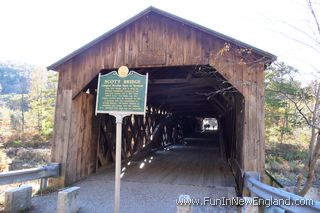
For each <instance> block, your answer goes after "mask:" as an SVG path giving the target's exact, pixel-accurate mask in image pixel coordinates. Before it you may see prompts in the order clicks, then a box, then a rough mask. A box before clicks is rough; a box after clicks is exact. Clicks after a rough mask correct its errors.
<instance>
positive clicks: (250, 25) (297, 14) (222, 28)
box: [0, 0, 320, 80]
mask: <svg viewBox="0 0 320 213" xmlns="http://www.w3.org/2000/svg"><path fill="white" fill-rule="evenodd" d="M149 6H155V7H157V8H159V9H162V10H165V11H167V12H170V13H173V14H175V15H177V16H180V17H182V18H185V19H188V20H190V21H193V22H196V23H198V24H201V25H203V26H205V27H208V28H211V29H213V30H216V31H218V32H221V33H223V34H226V35H228V36H231V37H234V38H236V39H238V40H241V41H243V42H246V43H248V44H250V45H253V46H256V47H258V48H261V49H264V50H266V51H268V52H271V53H273V54H275V55H277V56H278V58H279V60H281V61H285V62H286V63H288V64H289V65H292V66H295V67H297V68H298V69H299V70H300V71H301V73H303V74H302V75H300V77H301V78H302V80H303V79H304V80H309V79H311V78H312V77H311V75H310V73H312V72H314V70H313V68H312V66H311V65H313V66H318V67H320V66H319V65H320V60H319V58H320V57H319V56H320V54H319V53H316V52H315V51H313V50H312V49H311V48H307V47H306V46H305V45H301V44H299V43H297V42H295V41H293V40H292V39H290V38H295V39H298V40H300V41H303V42H305V43H309V41H308V39H307V38H306V36H304V35H303V33H299V32H298V31H297V30H295V29H293V27H292V26H295V27H297V28H299V29H301V30H302V31H303V32H306V33H308V34H310V35H311V34H312V33H313V30H314V29H313V28H312V26H313V25H312V23H310V19H309V18H310V17H309V13H308V11H307V9H306V6H305V1H304V0H266V1H264V0H260V1H257V0H241V1H236V0H223V1H217V0H211V1H210V0H206V1H205V0H197V1H180V0H176V1H173V0H171V1H170V0H149V1H146V0H136V1H128V0H127V1H124V0H117V1H109V0H104V1H100V0H88V1H82V0H78V1H74V0H52V1H51V0H50V1H49V0H28V1H25V0H1V2H0V27H1V33H0V60H13V61H20V62H27V63H30V64H34V65H40V66H48V65H50V64H51V63H53V62H55V61H57V60H59V59H60V58H62V57H63V56H65V55H67V54H69V53H70V52H72V51H73V50H75V49H77V48H79V47H81V46H83V45H84V44H86V43H88V42H90V41H91V40H93V39H94V38H96V37H98V36H99V35H101V34H103V33H105V32H106V31H108V30H110V29H112V28H113V27H115V26H117V25H119V24H121V23H122V22H123V21H125V20H127V19H129V18H130V17H132V16H134V15H135V14H137V13H139V12H140V11H142V10H144V9H145V8H147V7H149ZM318 6H319V5H318ZM290 25H292V26H290ZM311 45H313V44H311Z"/></svg>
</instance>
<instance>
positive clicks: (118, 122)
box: [114, 114, 125, 213]
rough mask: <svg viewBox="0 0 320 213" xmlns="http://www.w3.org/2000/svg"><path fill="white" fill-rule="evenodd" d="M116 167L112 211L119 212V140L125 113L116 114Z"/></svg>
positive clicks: (120, 139)
mask: <svg viewBox="0 0 320 213" xmlns="http://www.w3.org/2000/svg"><path fill="white" fill-rule="evenodd" d="M114 116H115V117H116V125H117V132H116V169H115V192H114V212H115V213H119V212H120V179H121V178H120V175H121V143H122V142H121V141H122V119H123V117H124V116H125V115H123V114H116V115H114Z"/></svg>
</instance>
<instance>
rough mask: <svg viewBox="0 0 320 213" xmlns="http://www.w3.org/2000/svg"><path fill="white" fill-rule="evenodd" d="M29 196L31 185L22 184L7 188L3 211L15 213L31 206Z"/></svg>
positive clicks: (30, 194)
mask: <svg viewBox="0 0 320 213" xmlns="http://www.w3.org/2000/svg"><path fill="white" fill-rule="evenodd" d="M31 196H32V187H31V186H27V185H24V186H20V187H18V188H14V189H9V190H7V191H6V192H5V204H4V205H5V206H4V212H6V213H16V212H22V211H25V210H27V209H29V208H30V207H31Z"/></svg>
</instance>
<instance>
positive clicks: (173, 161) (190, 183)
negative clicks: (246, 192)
mask: <svg viewBox="0 0 320 213" xmlns="http://www.w3.org/2000/svg"><path fill="white" fill-rule="evenodd" d="M220 157H221V156H220V152H219V148H218V147H216V146H210V144H208V141H203V143H201V144H199V145H198V144H195V143H193V142H190V143H187V144H183V145H175V146H170V147H169V148H166V149H165V150H159V151H157V152H155V153H153V154H152V155H151V156H148V157H147V158H145V159H141V161H137V162H130V163H129V164H130V165H128V163H127V164H126V165H123V167H122V168H123V174H124V175H123V178H122V181H121V212H142V213H143V212H159V213H160V212H161V213H163V212H176V208H177V204H176V199H177V198H178V197H179V195H181V194H187V195H190V196H191V198H194V199H200V200H201V201H203V198H204V197H210V198H211V199H212V198H222V197H236V196H237V195H236V191H235V181H234V179H233V176H232V174H231V171H230V168H229V167H228V165H227V163H226V162H225V161H224V160H222V159H221V158H220ZM124 168H125V169H124ZM75 186H79V187H80V195H79V199H80V211H79V212H86V213H90V212H99V213H100V212H101V213H104V212H113V202H114V168H110V169H106V170H104V171H101V172H99V173H98V174H95V175H92V176H90V177H88V178H86V179H84V180H82V181H80V182H78V183H76V184H75ZM32 205H33V210H32V212H37V213H38V212H39V213H40V212H55V210H56V206H57V192H55V193H51V194H49V195H45V196H39V197H34V198H33V199H32ZM236 211H237V208H236V207H230V206H228V207H225V206H210V205H206V206H194V208H193V212H236Z"/></svg>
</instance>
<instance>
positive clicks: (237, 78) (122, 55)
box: [48, 7, 275, 191]
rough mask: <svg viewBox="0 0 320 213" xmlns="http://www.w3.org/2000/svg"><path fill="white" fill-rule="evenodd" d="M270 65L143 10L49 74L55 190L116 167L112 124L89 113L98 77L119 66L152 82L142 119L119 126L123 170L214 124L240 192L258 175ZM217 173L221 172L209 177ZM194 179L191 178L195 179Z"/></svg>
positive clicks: (258, 54) (236, 45) (225, 40)
mask: <svg viewBox="0 0 320 213" xmlns="http://www.w3.org/2000/svg"><path fill="white" fill-rule="evenodd" d="M274 60H275V56H274V55H272V54H270V53H268V52H265V51H263V50H260V49H258V48H255V47H252V46H250V45H248V44H245V43H243V42H241V41H238V40H236V39H233V38H231V37H228V36H225V35H223V34H221V33H218V32H215V31H213V30H210V29H207V28H205V27H203V26H200V25H198V24H195V23H193V22H190V21H187V20H185V19H182V18H179V17H177V16H174V15H172V14H169V13H167V12H164V11H161V10H159V9H156V8H153V7H150V8H147V9H146V10H144V11H142V12H141V13H139V14H138V15H136V16H134V17H133V18H131V19H129V20H128V21H126V22H124V23H123V24H121V25H119V26H118V27H116V28H114V29H113V30H111V31H109V32H107V33H105V34H103V35H102V36H100V37H98V38H97V39H95V40H93V41H92V42H90V43H88V44H87V45H85V46H83V47H81V48H80V49H78V50H76V51H74V52H73V53H71V54H70V55H68V56H66V57H64V58H62V59H61V60H59V61H57V62H56V63H54V64H52V65H51V66H49V67H48V69H50V70H55V71H57V72H59V86H58V96H57V102H56V113H55V128H54V141H53V146H52V161H53V162H60V163H62V177H61V178H60V180H59V182H58V183H59V184H61V185H68V184H71V183H74V182H75V181H77V180H79V179H81V178H83V177H85V176H88V175H90V174H92V173H95V172H96V171H97V170H98V169H99V168H102V167H105V166H107V165H112V162H114V153H115V123H114V118H113V117H111V116H109V115H107V114H98V115H97V116H96V115H95V113H94V110H95V99H96V88H97V77H98V74H99V73H103V74H105V73H108V72H110V71H113V70H117V69H118V68H119V67H120V66H122V65H125V66H127V67H129V69H130V70H134V71H136V72H138V73H141V74H146V73H149V82H148V84H149V86H148V87H149V88H148V95H147V106H148V109H147V114H146V117H143V116H130V117H126V118H125V119H124V123H123V129H124V131H123V140H122V160H123V162H124V163H126V162H129V161H131V160H132V161H134V160H135V159H139V158H141V157H142V158H143V156H147V155H148V154H149V153H150V152H151V151H154V150H157V149H160V148H163V147H167V146H168V145H171V144H184V143H185V144H186V143H187V142H186V140H185V139H186V138H190V137H194V135H197V134H198V135H199V134H201V133H203V132H205V131H206V128H204V127H203V126H204V125H203V122H204V121H205V120H206V119H207V121H208V118H209V120H210V119H213V118H214V119H216V121H217V123H218V130H217V132H216V133H215V136H214V139H213V140H215V141H216V143H217V144H218V145H217V146H218V148H219V152H217V153H218V155H219V159H220V158H221V159H222V160H223V162H224V163H225V164H221V165H223V166H224V167H225V170H228V171H231V172H232V174H233V176H234V177H235V182H236V184H237V187H238V189H240V191H241V190H242V188H243V174H244V172H245V171H256V172H259V173H260V174H263V172H264V164H265V144H264V143H265V136H264V74H263V72H264V70H265V67H266V65H268V64H270V63H271V62H272V61H274ZM201 126H202V127H201ZM198 130H199V131H198ZM202 145H203V148H204V149H206V147H208V149H209V147H210V145H208V143H203V144H202ZM217 153H214V152H212V155H214V154H215V155H217ZM198 157H199V158H206V155H203V156H201V155H199V156H198ZM168 159H169V158H168ZM208 159H212V158H208ZM173 160H174V159H173ZM214 161H215V160H212V162H210V163H212V164H216V163H217V162H214ZM165 166H166V165H163V166H162V168H163V167H165ZM208 168H209V167H208ZM199 171H200V170H199ZM219 172H223V168H222V169H221V168H220V170H217V171H215V172H214V174H213V175H219ZM206 174H207V173H206V171H204V172H203V176H204V177H205V175H206ZM192 175H193V176H194V178H195V179H197V172H195V173H193V174H192ZM202 178H203V177H202Z"/></svg>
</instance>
